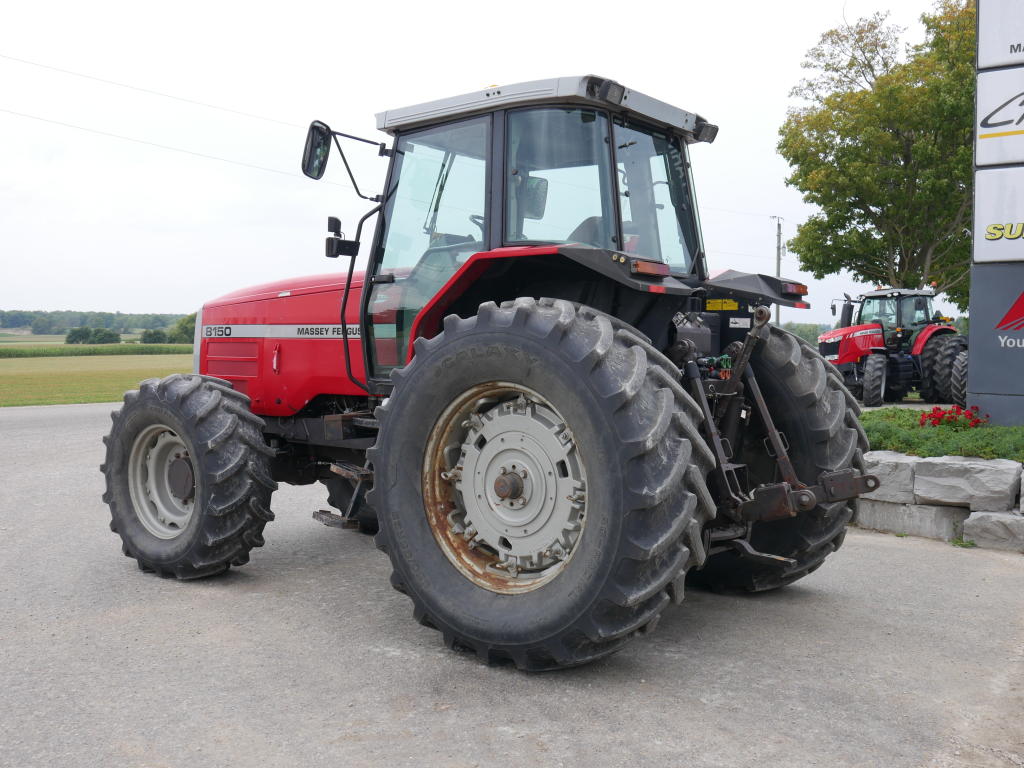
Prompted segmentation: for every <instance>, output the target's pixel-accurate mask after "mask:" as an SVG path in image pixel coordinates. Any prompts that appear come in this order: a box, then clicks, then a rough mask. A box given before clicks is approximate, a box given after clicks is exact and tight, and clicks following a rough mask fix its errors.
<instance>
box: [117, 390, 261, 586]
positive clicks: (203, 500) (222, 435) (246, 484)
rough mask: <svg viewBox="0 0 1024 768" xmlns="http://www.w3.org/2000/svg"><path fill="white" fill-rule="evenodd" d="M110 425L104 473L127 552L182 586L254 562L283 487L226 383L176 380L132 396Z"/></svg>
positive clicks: (242, 399) (245, 407) (254, 425)
mask: <svg viewBox="0 0 1024 768" xmlns="http://www.w3.org/2000/svg"><path fill="white" fill-rule="evenodd" d="M111 418H112V419H113V425H112V427H111V430H110V434H109V435H107V436H106V437H104V438H103V442H104V443H105V444H106V446H107V449H106V461H105V462H104V463H103V464H102V465H101V466H100V470H101V471H102V472H103V475H104V478H105V479H106V492H105V493H104V494H103V501H105V502H106V503H107V504H108V505H109V507H110V514H111V521H110V529H111V530H112V531H114V532H115V533H116V534H118V535H119V536H120V537H121V541H122V551H123V552H124V554H125V555H127V556H128V557H133V558H135V559H136V560H137V561H138V563H139V567H140V568H141V569H142V570H144V571H151V572H155V573H157V574H158V575H161V576H173V577H177V578H179V579H194V578H199V577H202V576H210V575H212V574H215V573H221V572H222V571H226V570H227V569H228V568H229V567H231V566H232V565H235V566H237V565H243V564H245V563H246V562H248V560H249V551H250V550H251V549H252V548H253V547H260V546H262V545H263V535H262V534H263V528H264V526H265V525H266V524H267V522H269V521H270V520H273V518H274V515H273V513H272V512H271V511H270V497H271V494H272V493H273V492H274V490H275V489H276V488H277V483H275V482H274V480H273V479H271V475H270V457H271V456H272V455H273V451H272V450H271V449H270V448H269V447H268V446H267V445H266V444H265V443H264V441H263V434H262V426H263V421H262V419H260V418H259V417H258V416H256V415H254V414H253V413H252V412H251V411H250V410H249V399H248V398H247V397H246V396H245V395H243V394H241V393H240V392H236V391H235V390H233V389H231V387H230V385H229V384H228V383H227V382H225V381H222V380H220V379H215V378H211V377H208V376H199V375H182V374H172V375H170V376H168V377H167V378H165V379H148V380H146V381H144V382H142V383H141V384H140V385H139V389H138V390H137V391H135V390H133V391H131V392H127V393H126V394H125V396H124V406H123V407H122V408H121V410H119V411H114V412H113V413H111Z"/></svg>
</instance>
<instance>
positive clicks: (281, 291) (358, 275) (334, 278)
mask: <svg viewBox="0 0 1024 768" xmlns="http://www.w3.org/2000/svg"><path fill="white" fill-rule="evenodd" d="M363 274H364V273H363V272H362V271H358V272H354V273H353V274H352V287H353V288H359V287H361V286H362V284H363ZM345 277H346V274H345V273H341V272H328V273H327V274H324V275H307V276H306V277H290V278H287V279H284V280H275V281H274V282H271V283H262V284H260V285H253V286H250V287H248V288H240V289H238V290H237V291H232V292H231V293H226V294H224V295H223V296H218V297H217V298H216V299H211V300H210V301H207V302H206V304H204V305H203V306H206V307H217V306H224V305H227V304H242V303H244V302H247V301H259V300H261V299H274V298H277V297H279V296H282V295H285V296H300V295H302V294H308V293H325V292H328V291H342V290H344V288H345Z"/></svg>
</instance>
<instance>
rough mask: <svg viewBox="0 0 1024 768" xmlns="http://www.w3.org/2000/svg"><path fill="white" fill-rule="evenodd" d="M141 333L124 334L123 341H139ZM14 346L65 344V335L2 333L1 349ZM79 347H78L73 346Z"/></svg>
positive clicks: (0, 339) (0, 336)
mask: <svg viewBox="0 0 1024 768" xmlns="http://www.w3.org/2000/svg"><path fill="white" fill-rule="evenodd" d="M141 335H142V334H140V333H122V334H121V341H122V342H125V341H138V339H139V337H140V336H141ZM12 344H19V345H21V344H25V345H36V346H38V345H47V346H52V345H55V344H64V334H63V333H40V334H35V333H8V332H4V331H0V349H2V348H3V347H4V346H7V345H12ZM73 346H77V345H73Z"/></svg>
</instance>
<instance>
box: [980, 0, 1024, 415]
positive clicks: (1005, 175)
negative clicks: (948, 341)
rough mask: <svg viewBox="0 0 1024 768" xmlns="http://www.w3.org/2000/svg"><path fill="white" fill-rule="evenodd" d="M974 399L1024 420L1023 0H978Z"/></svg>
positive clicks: (985, 410) (992, 410) (997, 412)
mask: <svg viewBox="0 0 1024 768" xmlns="http://www.w3.org/2000/svg"><path fill="white" fill-rule="evenodd" d="M977 61H978V79H977V84H978V88H977V100H976V103H975V107H976V109H975V115H974V231H973V244H974V247H973V257H974V258H973V262H974V263H973V264H972V265H971V310H970V313H971V331H970V357H969V365H968V373H967V402H968V404H970V405H976V406H978V407H979V408H980V409H981V412H982V413H991V414H992V423H993V424H1002V425H1014V424H1022V425H1024V0H978V59H977Z"/></svg>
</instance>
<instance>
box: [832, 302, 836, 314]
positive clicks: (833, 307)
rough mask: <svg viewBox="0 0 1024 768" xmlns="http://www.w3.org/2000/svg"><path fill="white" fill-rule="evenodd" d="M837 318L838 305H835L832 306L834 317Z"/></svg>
mask: <svg viewBox="0 0 1024 768" xmlns="http://www.w3.org/2000/svg"><path fill="white" fill-rule="evenodd" d="M835 316H836V305H835V304H833V305H832V317H835Z"/></svg>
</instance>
